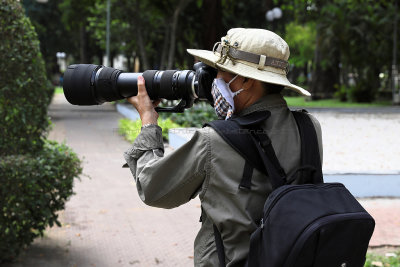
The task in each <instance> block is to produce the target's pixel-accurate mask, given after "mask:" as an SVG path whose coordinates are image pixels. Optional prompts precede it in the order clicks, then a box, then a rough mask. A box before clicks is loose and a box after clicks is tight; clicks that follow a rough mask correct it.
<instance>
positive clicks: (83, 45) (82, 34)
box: [79, 24, 89, 63]
mask: <svg viewBox="0 0 400 267" xmlns="http://www.w3.org/2000/svg"><path fill="white" fill-rule="evenodd" d="M86 35H87V34H86V29H85V25H83V24H82V25H81V26H80V27H79V39H80V47H79V50H80V51H79V52H80V60H81V63H89V62H88V58H87V40H86V39H87V38H86V37H87V36H86Z"/></svg>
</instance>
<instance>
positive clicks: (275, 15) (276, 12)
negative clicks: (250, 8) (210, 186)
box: [265, 7, 282, 30]
mask: <svg viewBox="0 0 400 267" xmlns="http://www.w3.org/2000/svg"><path fill="white" fill-rule="evenodd" d="M265 18H266V19H267V21H270V22H273V21H274V20H277V19H280V18H282V9H280V8H279V7H274V8H273V9H271V10H268V11H267V12H266V13H265ZM272 26H274V25H272ZM273 28H274V27H273ZM273 30H275V29H273Z"/></svg>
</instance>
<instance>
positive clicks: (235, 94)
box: [233, 88, 244, 97]
mask: <svg viewBox="0 0 400 267" xmlns="http://www.w3.org/2000/svg"><path fill="white" fill-rule="evenodd" d="M243 90H244V89H243V88H242V89H239V90H237V91H236V92H234V93H233V97H235V96H237V95H238V94H240V93H241V92H242V91H243Z"/></svg>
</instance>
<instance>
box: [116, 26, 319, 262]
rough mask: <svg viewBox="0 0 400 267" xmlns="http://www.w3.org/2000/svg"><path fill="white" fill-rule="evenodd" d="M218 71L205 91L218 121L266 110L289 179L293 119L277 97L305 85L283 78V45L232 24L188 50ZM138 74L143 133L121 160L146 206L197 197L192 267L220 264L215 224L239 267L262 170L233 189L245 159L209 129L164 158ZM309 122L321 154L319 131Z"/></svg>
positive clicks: (228, 257) (256, 209)
mask: <svg viewBox="0 0 400 267" xmlns="http://www.w3.org/2000/svg"><path fill="white" fill-rule="evenodd" d="M188 52H189V53H190V54H192V55H194V56H195V57H196V58H197V59H199V60H200V61H202V62H203V63H205V64H207V65H209V66H212V67H214V68H217V69H218V74H217V77H216V79H215V80H214V82H213V85H212V89H211V93H212V96H213V99H214V108H215V110H216V113H217V115H218V117H219V118H220V119H223V120H227V119H229V118H231V117H232V116H238V117H242V116H246V115H248V114H251V113H253V112H255V111H266V110H268V111H270V112H271V116H270V117H269V118H268V119H267V120H265V121H264V122H263V123H262V128H263V129H264V130H265V131H266V132H267V134H268V136H269V138H270V139H271V142H272V145H273V148H274V150H275V153H276V156H277V158H278V160H279V162H280V164H281V166H282V168H283V169H284V171H285V172H286V174H287V175H288V176H290V175H291V174H293V173H294V172H295V169H296V168H297V167H299V165H300V138H299V133H298V130H297V125H296V122H295V120H294V118H293V115H292V114H291V112H290V110H289V109H288V107H287V104H286V101H285V100H284V98H283V97H282V95H281V91H282V89H283V88H284V87H287V88H289V89H291V90H294V91H296V92H298V93H300V94H302V95H310V94H309V93H308V92H307V91H306V90H304V89H302V88H300V87H298V86H296V85H293V84H291V83H290V82H289V81H288V80H287V78H286V69H287V65H288V62H287V60H288V58H289V47H288V45H287V44H286V42H285V41H284V40H283V39H282V38H280V37H279V36H278V35H276V34H275V33H273V32H270V31H267V30H261V29H241V28H237V29H231V30H229V31H228V33H227V35H226V36H225V37H223V38H222V39H221V43H217V44H216V46H215V47H214V49H213V51H205V50H192V49H190V50H188ZM145 86H146V85H145V82H144V79H143V78H139V79H138V94H137V96H134V97H131V98H129V99H128V100H129V102H130V103H132V104H133V105H134V106H135V108H136V109H137V110H138V112H139V114H140V118H141V120H142V130H141V133H140V134H139V136H138V137H137V139H136V140H135V142H134V144H133V146H132V147H131V148H130V149H129V150H128V151H126V152H125V154H124V156H125V159H126V161H127V163H128V165H129V167H130V169H131V171H132V174H133V176H134V177H135V180H136V184H137V189H138V192H139V195H140V197H141V199H142V200H143V201H144V202H145V203H146V204H148V205H150V206H155V207H161V208H174V207H177V206H179V205H182V204H184V203H186V202H188V201H189V200H191V199H192V198H194V197H196V196H197V195H199V197H200V200H201V203H202V204H201V206H202V214H201V221H202V227H201V229H200V231H199V233H198V235H197V237H196V240H195V244H194V246H195V250H194V251H195V258H194V263H195V266H219V265H220V261H219V259H218V253H217V248H216V243H215V236H214V228H216V230H217V232H219V234H220V236H221V238H222V244H223V247H224V253H225V263H226V266H244V265H245V262H246V259H247V254H248V251H249V242H250V235H251V233H252V232H253V231H254V230H255V229H256V227H257V225H258V223H259V219H260V213H261V212H262V209H263V205H264V203H265V200H266V198H267V197H268V195H269V194H270V193H271V191H272V186H271V183H270V181H269V179H268V177H266V176H265V174H263V173H261V172H259V171H258V170H257V169H254V170H253V172H252V175H251V190H245V189H242V188H240V187H239V184H240V182H241V179H242V174H243V172H244V168H245V160H244V158H243V157H242V156H241V155H240V154H239V153H237V152H236V151H235V150H234V149H233V148H232V147H231V146H230V145H229V144H227V143H226V142H225V141H224V139H223V138H222V137H221V136H220V135H219V134H218V133H217V132H216V131H215V130H213V129H212V128H210V127H205V128H203V129H199V130H198V131H197V132H196V133H195V135H194V136H193V138H192V139H191V140H190V141H189V142H187V143H186V144H185V145H183V146H182V147H181V148H179V149H177V150H176V151H174V152H172V153H171V154H169V155H167V156H165V157H164V147H163V140H162V135H161V128H160V127H159V126H158V125H157V118H158V114H157V112H156V111H155V109H154V108H155V107H156V106H157V105H158V103H159V102H152V101H151V100H150V98H149V96H148V95H147V92H146V88H145ZM310 117H311V118H312V120H313V123H314V126H315V129H316V132H317V137H318V141H319V149H320V154H321V159H322V145H321V144H322V142H321V128H320V125H319V123H318V122H317V120H316V119H315V118H313V117H312V116H310Z"/></svg>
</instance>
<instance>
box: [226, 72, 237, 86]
mask: <svg viewBox="0 0 400 267" xmlns="http://www.w3.org/2000/svg"><path fill="white" fill-rule="evenodd" d="M238 76H239V75H238V74H236V76H235V77H233V78H232V80H230V81H229V83H228V86H230V85H231V83H232V82H233V81H234V80H236V78H237V77H238Z"/></svg>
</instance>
